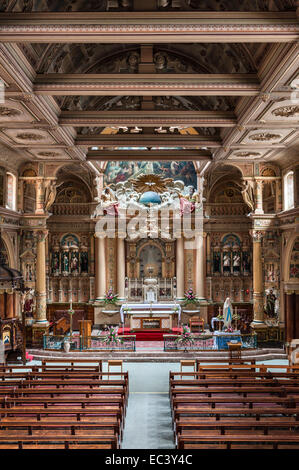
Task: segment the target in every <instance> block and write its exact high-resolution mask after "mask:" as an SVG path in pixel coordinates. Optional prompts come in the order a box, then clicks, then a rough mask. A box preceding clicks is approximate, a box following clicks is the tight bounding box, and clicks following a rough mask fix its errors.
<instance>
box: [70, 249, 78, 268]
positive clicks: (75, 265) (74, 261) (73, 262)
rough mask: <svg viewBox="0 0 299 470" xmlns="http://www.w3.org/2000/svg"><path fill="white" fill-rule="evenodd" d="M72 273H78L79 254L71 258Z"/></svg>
mask: <svg viewBox="0 0 299 470" xmlns="http://www.w3.org/2000/svg"><path fill="white" fill-rule="evenodd" d="M71 271H72V272H76V271H78V254H77V253H73V254H72V257H71Z"/></svg>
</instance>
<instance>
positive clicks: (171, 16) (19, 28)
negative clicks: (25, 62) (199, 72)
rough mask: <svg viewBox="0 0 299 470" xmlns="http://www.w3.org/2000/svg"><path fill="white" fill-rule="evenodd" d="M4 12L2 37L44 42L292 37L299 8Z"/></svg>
mask: <svg viewBox="0 0 299 470" xmlns="http://www.w3.org/2000/svg"><path fill="white" fill-rule="evenodd" d="M223 16H224V14H223V12H198V11H187V12H184V11H180V12H169V11H167V12H157V11H156V12H148V11H147V12H56V13H49V12H47V13H40V12H33V13H1V18H0V41H2V42H4V41H5V42H39V43H41V42H44V43H50V42H53V43H59V42H60V43H67V42H68V43H84V42H85V43H91V42H93V43H124V42H126V43H134V44H136V43H143V44H144V43H150V44H153V43H156V44H157V43H165V42H166V43H173V42H177V43H190V42H192V43H203V42H205V43H207V42H223V43H228V42H232V43H236V42H246V43H248V42H258V43H260V42H290V41H296V40H298V37H299V25H298V19H297V17H296V12H225V18H223Z"/></svg>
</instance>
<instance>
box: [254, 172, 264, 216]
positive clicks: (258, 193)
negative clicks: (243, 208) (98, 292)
mask: <svg viewBox="0 0 299 470" xmlns="http://www.w3.org/2000/svg"><path fill="white" fill-rule="evenodd" d="M255 184H256V187H255V200H256V206H255V214H263V213H264V209H263V181H262V180H256V182H255Z"/></svg>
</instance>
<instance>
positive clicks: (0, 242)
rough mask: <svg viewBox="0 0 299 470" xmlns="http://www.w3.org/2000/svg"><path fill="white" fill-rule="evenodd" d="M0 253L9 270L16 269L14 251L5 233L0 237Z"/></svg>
mask: <svg viewBox="0 0 299 470" xmlns="http://www.w3.org/2000/svg"><path fill="white" fill-rule="evenodd" d="M0 251H1V252H2V253H3V254H4V257H5V259H6V262H7V265H8V266H9V267H10V268H14V269H16V268H17V263H16V250H15V248H14V246H13V243H12V241H11V239H10V237H9V235H8V234H7V233H5V232H2V233H1V236H0Z"/></svg>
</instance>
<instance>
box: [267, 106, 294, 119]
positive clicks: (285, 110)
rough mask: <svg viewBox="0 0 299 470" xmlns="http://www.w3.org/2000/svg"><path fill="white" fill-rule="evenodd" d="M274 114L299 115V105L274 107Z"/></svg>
mask: <svg viewBox="0 0 299 470" xmlns="http://www.w3.org/2000/svg"><path fill="white" fill-rule="evenodd" d="M272 114H274V116H280V117H296V116H298V115H299V106H298V105H293V106H282V107H280V108H276V109H274V110H273V111H272Z"/></svg>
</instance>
